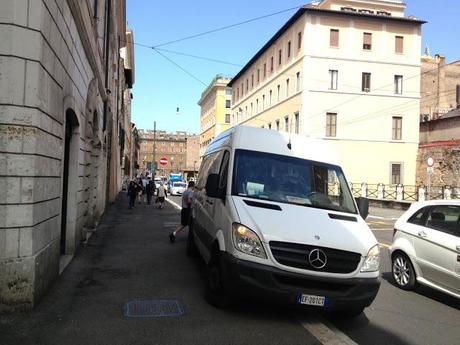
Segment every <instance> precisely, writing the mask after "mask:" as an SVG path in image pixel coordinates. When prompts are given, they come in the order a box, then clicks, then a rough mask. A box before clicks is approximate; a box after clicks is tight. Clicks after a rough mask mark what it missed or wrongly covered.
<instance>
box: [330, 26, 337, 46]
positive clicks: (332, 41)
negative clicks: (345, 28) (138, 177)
mask: <svg viewBox="0 0 460 345" xmlns="http://www.w3.org/2000/svg"><path fill="white" fill-rule="evenodd" d="M329 45H330V46H331V47H333V48H338V47H339V30H336V29H331V33H330V37H329Z"/></svg>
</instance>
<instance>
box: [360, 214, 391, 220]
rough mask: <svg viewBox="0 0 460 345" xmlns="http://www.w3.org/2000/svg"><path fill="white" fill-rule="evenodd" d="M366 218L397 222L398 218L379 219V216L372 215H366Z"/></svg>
mask: <svg viewBox="0 0 460 345" xmlns="http://www.w3.org/2000/svg"><path fill="white" fill-rule="evenodd" d="M367 218H374V219H381V220H398V217H396V218H395V217H381V216H373V215H372V214H370V215H368V216H367Z"/></svg>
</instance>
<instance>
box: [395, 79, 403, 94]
mask: <svg viewBox="0 0 460 345" xmlns="http://www.w3.org/2000/svg"><path fill="white" fill-rule="evenodd" d="M402 89H403V76H402V75H395V94H397V95H401V94H402Z"/></svg>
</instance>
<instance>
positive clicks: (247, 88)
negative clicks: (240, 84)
mask: <svg viewBox="0 0 460 345" xmlns="http://www.w3.org/2000/svg"><path fill="white" fill-rule="evenodd" d="M248 91H249V79H246V93H247V92H248Z"/></svg>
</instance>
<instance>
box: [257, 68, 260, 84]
mask: <svg viewBox="0 0 460 345" xmlns="http://www.w3.org/2000/svg"><path fill="white" fill-rule="evenodd" d="M259 82H260V68H258V69H257V84H259Z"/></svg>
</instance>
